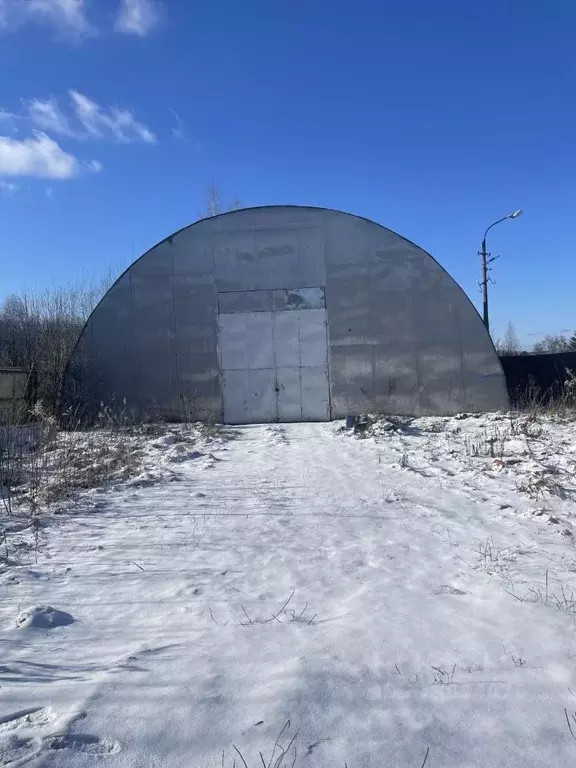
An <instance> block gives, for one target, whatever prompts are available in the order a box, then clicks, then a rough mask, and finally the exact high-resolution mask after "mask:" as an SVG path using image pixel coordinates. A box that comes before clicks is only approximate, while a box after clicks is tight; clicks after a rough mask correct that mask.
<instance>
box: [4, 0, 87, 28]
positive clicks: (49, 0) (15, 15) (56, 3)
mask: <svg viewBox="0 0 576 768" xmlns="http://www.w3.org/2000/svg"><path fill="white" fill-rule="evenodd" d="M86 5H87V2H86V0H0V26H2V27H7V28H10V27H16V26H18V25H20V24H25V23H27V22H39V23H44V24H51V25H52V26H55V27H57V28H60V29H64V30H66V31H68V32H72V33H73V34H74V35H77V36H81V35H86V34H91V33H93V32H94V29H93V27H92V26H91V25H90V24H89V22H88V19H87V18H86Z"/></svg>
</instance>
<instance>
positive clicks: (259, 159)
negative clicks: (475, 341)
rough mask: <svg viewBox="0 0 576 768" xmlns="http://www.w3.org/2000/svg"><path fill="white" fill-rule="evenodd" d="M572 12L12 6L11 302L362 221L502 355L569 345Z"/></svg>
mask: <svg viewBox="0 0 576 768" xmlns="http://www.w3.org/2000/svg"><path fill="white" fill-rule="evenodd" d="M575 33H576V4H575V3H574V2H573V0H549V2H542V0H483V2H481V3H472V2H464V1H463V0H437V2H430V0H402V1H401V0H379V1H378V2H377V1H376V0H374V1H370V2H368V1H367V0H357V2H355V3H351V2H344V1H343V0H331V2H328V1H325V0H314V2H307V3H304V2H298V1H296V2H282V0H266V1H264V0H258V1H255V0H247V1H246V2H244V3H238V2H232V0H221V1H220V0H214V1H213V2H204V0H203V1H202V2H201V1H200V0H163V2H162V1H161V0H156V2H153V1H152V0H92V2H89V1H88V0H0V85H1V87H0V108H1V109H2V110H3V111H2V112H0V227H1V230H0V231H1V238H2V239H1V243H2V256H1V271H0V298H1V297H2V296H4V295H6V294H8V293H9V292H12V291H17V290H21V289H26V288H31V287H42V286H44V285H47V284H50V285H52V284H57V283H60V282H68V281H71V280H75V279H77V278H80V277H82V276H96V277H97V276H98V275H101V274H103V273H104V272H106V270H107V269H108V268H109V267H110V266H111V265H112V266H113V267H114V268H116V269H118V268H120V267H123V266H126V265H127V264H128V263H129V262H130V260H131V258H132V256H134V257H137V256H139V255H140V254H141V253H142V252H143V251H145V250H147V249H148V248H149V247H151V246H152V245H154V244H155V243H156V242H157V241H159V240H161V239H162V238H164V237H166V236H167V235H169V234H170V233H171V232H172V231H174V230H176V229H179V228H180V227H182V226H185V225H187V224H189V223H191V222H192V221H193V220H195V219H196V218H197V217H198V215H199V213H200V211H201V210H202V208H203V205H204V196H205V190H206V187H207V186H208V185H209V184H210V183H211V182H215V183H216V184H218V185H219V186H220V188H221V190H222V193H223V195H224V197H230V198H231V197H238V198H239V199H240V200H241V201H242V203H243V204H244V205H246V206H249V205H265V204H282V203H291V204H308V205H321V206H327V207H331V208H337V209H341V210H346V211H350V212H353V213H358V214H360V215H363V216H367V217H368V218H372V219H374V220H376V221H378V222H380V223H381V224H384V225H385V226H388V227H389V228H390V229H393V230H395V231H396V232H399V233H400V234H402V235H405V236H406V237H408V238H409V239H411V240H413V241H415V242H416V243H418V244H419V245H421V246H422V247H424V248H425V249H426V250H428V251H429V252H430V253H432V254H433V255H434V256H435V257H436V258H437V259H438V260H439V261H440V262H441V263H442V265H443V266H445V267H446V268H447V269H448V271H449V272H450V273H451V274H452V275H453V276H454V277H455V278H456V279H457V280H458V282H459V283H460V284H461V285H462V287H463V288H464V289H465V290H466V291H467V293H468V295H469V296H470V297H471V298H472V299H473V300H474V301H475V302H476V304H477V305H478V300H479V297H480V296H479V292H478V286H477V281H478V279H479V257H478V255H477V251H478V248H479V245H480V240H481V237H482V233H483V230H484V229H485V227H486V226H487V225H488V224H490V223H491V222H492V221H494V220H495V219H497V218H500V217H501V216H503V215H505V214H506V213H508V212H510V211H512V210H514V209H516V208H523V209H524V211H525V215H524V216H523V217H522V218H519V219H518V220H514V221H506V222H504V223H503V224H501V225H499V226H498V227H496V228H494V230H492V232H491V236H490V239H489V248H490V250H491V251H492V252H493V253H494V254H495V255H496V254H501V258H500V259H499V260H498V261H497V262H496V263H495V265H494V267H495V269H494V272H493V277H494V279H495V280H496V284H495V285H494V286H493V287H492V288H491V315H492V323H493V329H494V335H495V336H499V335H500V334H502V333H503V332H504V330H505V327H506V325H507V323H508V320H509V319H511V320H512V321H513V323H514V324H515V326H516V328H517V330H518V332H519V334H520V336H521V338H522V340H523V341H524V342H525V343H526V344H531V343H533V341H535V340H537V339H538V338H540V337H541V335H543V334H544V333H558V332H562V331H564V330H568V329H574V328H576V301H575V298H574V293H575V286H576V258H575V257H576V249H575V246H574V242H575V241H576V216H575V215H574V210H573V209H574V205H575V201H576V194H575V192H576V190H575V180H576V151H575V136H576V132H575V128H576V101H575V98H574V94H575V85H576V59H575V52H574V51H575V49H574V40H575V39H576V38H575Z"/></svg>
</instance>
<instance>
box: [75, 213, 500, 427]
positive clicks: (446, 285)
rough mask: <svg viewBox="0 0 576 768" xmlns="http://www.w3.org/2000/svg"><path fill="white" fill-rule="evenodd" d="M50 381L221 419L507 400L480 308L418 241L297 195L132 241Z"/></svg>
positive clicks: (407, 410) (475, 405)
mask: <svg viewBox="0 0 576 768" xmlns="http://www.w3.org/2000/svg"><path fill="white" fill-rule="evenodd" d="M65 394H66V397H67V398H68V399H70V398H73V399H74V398H75V399H77V400H81V401H82V403H83V404H84V405H85V406H87V407H88V409H89V410H90V409H95V408H97V407H98V405H99V404H100V403H101V402H103V403H105V404H111V403H112V402H114V403H116V404H117V405H119V404H120V403H122V402H124V401H125V405H126V407H127V408H128V409H129V410H130V411H131V412H132V414H133V415H134V416H135V417H136V418H157V417H164V418H167V419H183V418H186V419H188V418H192V419H202V420H205V419H206V420H214V421H223V422H225V423H230V424H245V423H262V422H289V421H327V420H330V419H338V418H343V417H345V416H346V415H349V414H350V415H355V414H358V413H360V412H364V411H384V412H388V413H397V414H407V415H446V414H453V413H457V412H460V411H491V410H499V409H503V408H506V407H507V406H508V396H507V392H506V383H505V379H504V375H503V372H502V367H501V365H500V361H499V359H498V356H497V354H496V351H495V349H494V346H493V344H492V341H491V339H490V336H489V334H488V333H487V331H486V329H485V327H484V325H483V323H482V320H481V318H480V316H479V315H478V313H477V311H476V309H475V308H474V306H473V305H472V303H471V302H470V300H469V299H468V297H467V296H466V294H465V293H464V292H463V291H462V289H461V288H460V287H459V286H458V285H457V283H456V282H455V281H454V280H453V279H452V278H451V277H450V275H449V274H448V273H447V272H446V271H445V270H444V269H443V268H442V267H441V266H440V264H439V263H438V262H437V261H435V259H433V258H432V256H430V254H428V253H426V251H424V250H423V249H422V248H419V247H418V246H417V245H414V244H413V243H411V242H410V241H408V240H406V239H405V238H403V237H401V236H400V235H397V234H395V233H394V232H392V231H390V230H389V229H386V228H385V227H383V226H381V225H379V224H376V223H375V222H373V221H369V220H368V219H364V218H361V217H359V216H354V215H351V214H348V213H342V212H339V211H333V210H328V209H325V208H313V207H300V206H267V207H262V208H247V209H244V210H238V211H231V212H229V213H224V214H222V215H219V216H214V217H211V218H207V219H203V220H201V221H197V222H196V223H194V224H192V225H190V226H189V227H186V228H185V229H182V230H180V231H179V232H176V233H175V234H173V235H171V236H170V237H168V238H166V239H165V240H163V241H162V242H161V243H159V244H158V245H156V246H154V248H152V249H151V250H149V251H148V252H147V253H145V254H144V255H143V256H142V257H141V258H139V259H138V260H137V261H135V262H134V263H133V264H132V265H131V266H130V267H129V268H128V269H127V270H126V271H125V272H124V274H123V275H122V276H121V277H120V278H119V279H118V280H117V281H116V283H115V284H114V285H113V286H112V287H111V288H110V290H109V291H108V292H107V293H106V295H105V296H104V298H103V299H102V301H101V302H100V303H99V304H98V306H97V307H96V309H95V310H94V312H93V313H92V315H91V316H90V318H89V320H88V322H87V323H86V326H85V328H84V331H83V333H82V335H81V338H80V340H79V342H78V345H77V348H76V350H75V352H74V354H73V356H72V359H71V362H70V365H69V368H68V372H67V376H66V386H65Z"/></svg>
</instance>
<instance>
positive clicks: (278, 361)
mask: <svg viewBox="0 0 576 768" xmlns="http://www.w3.org/2000/svg"><path fill="white" fill-rule="evenodd" d="M218 298H219V302H218V304H219V314H218V346H219V354H220V370H221V373H222V394H223V399H224V421H225V422H226V423H227V424H262V423H268V422H294V421H328V420H329V419H330V388H329V379H328V338H327V334H328V330H327V319H326V307H325V299H324V289H323V288H304V289H298V290H293V291H288V290H275V291H233V292H230V293H221V294H219V297H218Z"/></svg>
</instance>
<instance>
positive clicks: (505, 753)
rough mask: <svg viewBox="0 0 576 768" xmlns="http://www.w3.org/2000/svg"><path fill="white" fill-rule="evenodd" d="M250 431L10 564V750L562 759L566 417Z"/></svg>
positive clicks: (4, 756) (574, 635)
mask: <svg viewBox="0 0 576 768" xmlns="http://www.w3.org/2000/svg"><path fill="white" fill-rule="evenodd" d="M239 432H240V437H239V438H238V439H236V440H232V441H229V442H223V441H219V442H217V443H214V444H213V445H212V446H211V447H210V448H209V449H198V450H197V451H196V452H189V454H188V455H187V456H185V457H184V458H183V461H181V462H179V463H178V468H177V469H178V473H177V474H174V475H171V476H167V477H166V479H165V480H163V481H162V478H161V477H158V476H156V477H154V478H151V480H156V481H158V480H161V482H152V481H151V482H146V478H145V477H144V478H141V480H142V482H138V481H137V480H136V481H135V480H132V481H129V482H128V483H120V482H119V483H117V485H116V486H115V487H114V488H112V489H111V488H108V489H107V490H100V491H90V492H86V493H85V495H84V496H83V497H82V498H83V501H82V503H81V504H79V503H75V505H74V506H73V508H72V509H70V512H69V513H66V514H59V515H58V516H53V517H51V518H50V522H49V524H48V525H47V526H46V527H44V528H43V529H42V542H41V546H40V548H39V551H38V555H37V559H38V562H37V563H36V562H35V561H36V553H35V552H34V553H32V552H29V553H27V554H26V553H22V558H23V560H24V562H23V564H20V565H17V564H10V562H11V561H9V563H8V564H5V565H4V570H3V571H2V570H1V567H0V765H9V766H11V768H16V766H19V765H31V766H50V767H51V768H52V767H54V768H55V767H56V766H58V767H60V766H61V767H69V768H80V766H94V765H97V764H105V765H107V766H110V768H113V767H114V766H117V767H118V768H119V767H120V766H122V767H123V768H124V767H126V768H127V767H128V766H130V767H133V768H145V767H146V768H147V767H150V768H152V767H153V766H155V767H156V768H160V767H161V766H162V767H163V766H166V767H167V768H180V767H182V768H189V767H190V768H205V767H206V768H210V767H214V768H216V767H217V766H222V765H224V766H225V767H226V768H227V767H230V768H231V767H232V766H233V765H234V762H235V765H236V766H237V767H238V768H240V766H243V765H247V766H248V767H249V768H253V767H255V766H257V765H259V766H261V765H262V763H263V761H264V765H266V766H268V765H274V764H275V762H276V759H277V758H278V757H279V756H280V755H282V751H283V750H285V751H286V752H287V754H286V755H285V756H284V758H283V762H282V765H284V766H290V765H292V761H293V758H294V754H295V750H296V751H297V756H296V765H297V766H307V765H308V766H315V767H317V768H328V767H330V768H336V767H340V768H343V766H344V765H347V766H348V767H349V768H359V767H362V768H377V767H378V768H391V767H394V768H421V767H422V765H423V764H424V763H425V765H426V766H428V767H430V766H431V767H432V768H472V766H474V767H476V766H482V768H488V767H492V766H494V767H496V766H498V768H504V767H505V766H514V768H519V767H520V766H522V768H532V767H533V766H542V767H544V766H546V767H547V768H548V767H550V766H557V767H558V768H560V767H562V768H564V767H565V766H572V765H576V740H575V739H576V720H575V719H574V718H573V715H576V623H575V622H576V618H575V617H576V549H575V545H574V541H575V539H576V535H575V531H573V527H572V523H573V519H574V514H575V513H576V503H575V500H574V499H575V494H574V475H575V467H576V426H575V425H574V423H569V422H560V421H553V420H551V419H540V420H539V421H531V420H529V419H528V418H525V417H512V418H510V417H508V416H506V415H498V414H496V415H487V416H480V417H472V416H471V417H468V418H458V417H455V418H449V419H419V420H416V421H412V422H411V423H406V422H403V421H399V422H394V423H393V424H391V423H389V422H385V421H384V422H379V423H377V424H376V425H371V426H369V428H368V429H367V432H366V433H364V434H368V437H367V438H366V439H359V436H354V435H352V434H351V433H350V432H345V431H343V430H342V429H341V425H338V424H299V425H283V426H258V427H245V428H242V429H240V430H239ZM157 439H160V438H157ZM156 447H157V448H158V447H159V446H158V445H157V446H156ZM160 447H161V446H160ZM165 448H166V450H174V449H173V448H171V447H170V446H168V445H167V446H165ZM158 461H159V462H160V459H158ZM169 480H172V481H171V482H169ZM48 606H49V608H48ZM288 721H289V722H288ZM569 726H570V727H571V728H572V729H573V731H574V737H572V735H571V732H570V728H569ZM293 737H295V738H294V739H293ZM275 744H276V746H275ZM273 750H274V753H273ZM260 751H261V752H262V754H263V760H262V759H261V758H260V756H259V752H260ZM272 754H273V755H274V756H273V757H272Z"/></svg>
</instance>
